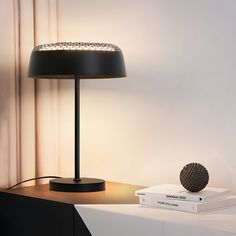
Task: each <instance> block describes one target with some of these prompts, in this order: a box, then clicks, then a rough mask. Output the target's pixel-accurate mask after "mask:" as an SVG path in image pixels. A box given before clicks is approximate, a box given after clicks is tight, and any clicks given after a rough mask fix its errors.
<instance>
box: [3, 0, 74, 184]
mask: <svg viewBox="0 0 236 236" xmlns="http://www.w3.org/2000/svg"><path fill="white" fill-rule="evenodd" d="M58 4H59V1H57V0H35V1H33V0H0V187H2V188H5V187H8V186H10V185H12V184H15V183H16V182H18V181H20V180H25V179H27V178H32V177H35V176H44V175H64V176H65V175H70V174H72V173H73V170H72V166H73V163H72V162H73V155H72V154H73V145H74V144H73V138H74V137H73V128H74V127H73V114H72V113H73V110H72V108H73V99H72V95H71V94H73V81H72V82H65V81H58V80H39V79H37V80H34V79H32V78H28V77H27V70H28V63H29V57H30V53H31V51H32V49H33V48H34V46H35V45H38V44H42V43H50V42H57V41H60V38H59V37H60V32H59V23H60V21H59V19H60V12H59V11H58ZM68 94H69V95H68ZM68 100H69V103H71V104H70V105H69V106H68V104H67V103H68ZM62 166H63V168H62ZM69 173H70V174H69ZM31 184H32V182H31Z"/></svg>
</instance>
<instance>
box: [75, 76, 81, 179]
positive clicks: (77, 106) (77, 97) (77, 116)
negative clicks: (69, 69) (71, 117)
mask: <svg viewBox="0 0 236 236" xmlns="http://www.w3.org/2000/svg"><path fill="white" fill-rule="evenodd" d="M74 181H76V182H78V181H80V78H79V76H78V75H76V76H75V178H74Z"/></svg>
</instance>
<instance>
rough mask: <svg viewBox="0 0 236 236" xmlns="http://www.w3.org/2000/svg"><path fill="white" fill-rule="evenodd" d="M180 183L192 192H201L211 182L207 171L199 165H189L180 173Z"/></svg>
mask: <svg viewBox="0 0 236 236" xmlns="http://www.w3.org/2000/svg"><path fill="white" fill-rule="evenodd" d="M179 178H180V182H181V184H182V185H183V187H184V188H185V189H187V190H188V191H190V192H199V191H201V190H202V189H204V188H205V187H206V185H207V184H208V181H209V174H208V171H207V169H206V168H205V167H204V166H203V165H201V164H199V163H189V164H187V165H186V166H184V167H183V169H182V170H181V172H180V176H179Z"/></svg>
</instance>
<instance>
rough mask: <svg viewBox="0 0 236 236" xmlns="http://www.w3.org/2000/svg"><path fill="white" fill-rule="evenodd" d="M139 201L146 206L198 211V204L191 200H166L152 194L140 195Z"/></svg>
mask: <svg viewBox="0 0 236 236" xmlns="http://www.w3.org/2000/svg"><path fill="white" fill-rule="evenodd" d="M139 203H140V204H141V205H144V206H150V207H159V208H166V209H172V210H178V211H185V212H191V213H197V212H198V208H197V205H196V204H194V203H191V202H184V201H183V202H181V201H175V200H165V199H160V198H156V197H151V196H140V197H139Z"/></svg>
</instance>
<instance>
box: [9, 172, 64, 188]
mask: <svg viewBox="0 0 236 236" xmlns="http://www.w3.org/2000/svg"><path fill="white" fill-rule="evenodd" d="M59 178H61V177H59V176H53V175H48V176H40V177H35V178H31V179H26V180H24V181H21V182H19V183H17V184H14V185H12V186H11V187H9V188H8V190H10V189H12V188H15V187H16V186H18V185H20V184H23V183H26V182H29V181H32V180H37V179H59Z"/></svg>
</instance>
